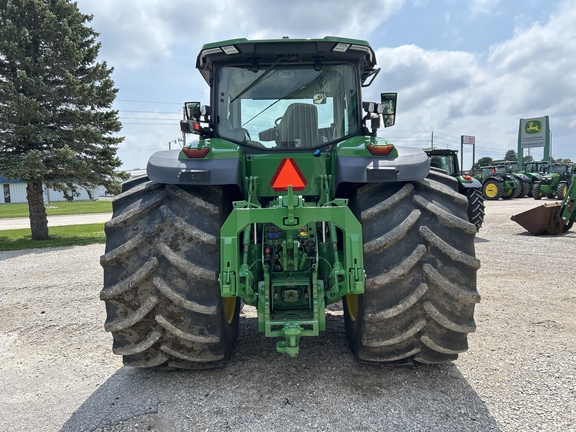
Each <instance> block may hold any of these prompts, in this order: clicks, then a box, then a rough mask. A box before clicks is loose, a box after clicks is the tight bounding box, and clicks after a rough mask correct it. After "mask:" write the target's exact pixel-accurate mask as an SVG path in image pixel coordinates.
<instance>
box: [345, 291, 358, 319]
mask: <svg viewBox="0 0 576 432" xmlns="http://www.w3.org/2000/svg"><path fill="white" fill-rule="evenodd" d="M358 297H359V296H358V295H357V294H346V306H347V309H348V316H349V317H350V320H351V321H356V317H357V316H358Z"/></svg>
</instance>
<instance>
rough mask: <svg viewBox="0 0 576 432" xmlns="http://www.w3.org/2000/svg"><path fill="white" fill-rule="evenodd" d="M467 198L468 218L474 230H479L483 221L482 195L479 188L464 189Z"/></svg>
mask: <svg viewBox="0 0 576 432" xmlns="http://www.w3.org/2000/svg"><path fill="white" fill-rule="evenodd" d="M466 198H468V220H469V221H470V222H471V223H473V224H474V225H475V226H476V231H477V232H478V231H480V228H482V224H483V223H484V211H485V206H484V196H483V195H482V192H481V191H480V189H479V188H469V189H466Z"/></svg>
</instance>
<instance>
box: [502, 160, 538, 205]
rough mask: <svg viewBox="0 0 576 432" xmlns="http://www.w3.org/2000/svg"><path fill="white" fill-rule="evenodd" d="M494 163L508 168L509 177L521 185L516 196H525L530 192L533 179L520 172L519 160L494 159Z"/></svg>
mask: <svg viewBox="0 0 576 432" xmlns="http://www.w3.org/2000/svg"><path fill="white" fill-rule="evenodd" d="M494 165H496V166H497V167H500V166H503V167H505V168H506V173H507V175H508V177H509V178H510V179H512V180H514V182H516V184H517V185H518V186H519V187H518V191H519V192H518V195H517V196H514V198H524V197H527V196H528V195H529V194H530V191H531V189H532V181H531V180H530V177H529V176H527V175H526V174H524V173H522V172H520V168H519V165H518V162H516V161H494Z"/></svg>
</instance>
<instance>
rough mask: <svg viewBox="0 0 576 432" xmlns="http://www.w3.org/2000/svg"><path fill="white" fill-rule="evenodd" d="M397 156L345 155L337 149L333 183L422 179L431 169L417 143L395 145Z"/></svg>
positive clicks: (426, 157) (426, 156)
mask: <svg viewBox="0 0 576 432" xmlns="http://www.w3.org/2000/svg"><path fill="white" fill-rule="evenodd" d="M396 150H397V156H394V157H374V156H365V155H362V154H360V155H358V156H348V155H343V154H342V153H341V152H339V155H338V159H337V161H336V187H338V185H339V184H340V183H383V182H405V181H415V180H421V179H423V178H424V177H426V176H427V175H428V172H429V171H430V162H429V160H428V155H426V153H424V151H423V150H422V149H420V148H416V147H396Z"/></svg>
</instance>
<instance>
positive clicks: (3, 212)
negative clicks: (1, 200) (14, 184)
mask: <svg viewBox="0 0 576 432" xmlns="http://www.w3.org/2000/svg"><path fill="white" fill-rule="evenodd" d="M108 212H112V201H107V200H104V201H100V200H98V201H72V202H68V201H63V202H53V203H51V204H50V207H49V208H47V209H46V213H47V214H48V216H56V215H70V214H86V213H108ZM16 217H29V212H28V204H27V203H17V204H0V218H16Z"/></svg>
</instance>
